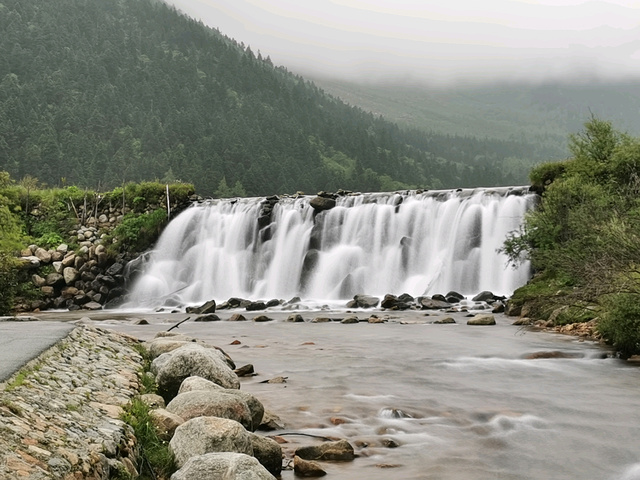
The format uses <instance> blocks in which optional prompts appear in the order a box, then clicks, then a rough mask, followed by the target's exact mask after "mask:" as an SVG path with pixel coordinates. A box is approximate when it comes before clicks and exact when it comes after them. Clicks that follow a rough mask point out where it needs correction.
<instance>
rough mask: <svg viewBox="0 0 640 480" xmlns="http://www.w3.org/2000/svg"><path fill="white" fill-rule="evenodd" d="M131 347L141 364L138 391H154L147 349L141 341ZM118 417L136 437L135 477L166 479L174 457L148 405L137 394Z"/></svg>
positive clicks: (174, 466) (150, 479)
mask: <svg viewBox="0 0 640 480" xmlns="http://www.w3.org/2000/svg"><path fill="white" fill-rule="evenodd" d="M133 349H134V350H136V351H137V352H138V353H139V354H140V356H141V357H142V367H141V369H140V372H139V378H140V384H141V388H140V394H145V393H156V391H157V385H156V383H155V380H154V378H153V376H151V375H148V372H149V370H150V368H151V361H152V359H151V356H150V355H149V351H148V350H147V349H146V348H145V347H144V346H142V345H141V344H135V345H133ZM121 418H122V420H123V421H125V422H127V423H128V424H129V425H131V427H132V428H133V431H134V435H135V437H136V439H137V440H138V446H139V448H140V459H139V462H138V463H139V464H138V471H139V472H140V476H139V477H138V478H139V479H141V480H152V479H153V480H158V479H168V478H169V477H170V476H171V474H172V473H173V472H175V471H176V464H175V459H174V458H173V454H172V453H171V451H170V450H169V442H167V441H166V440H162V439H161V438H160V437H159V436H158V432H157V430H156V427H155V425H154V424H153V421H152V420H151V407H149V405H147V404H146V403H145V402H143V401H142V400H141V399H140V398H139V397H136V398H134V399H133V400H131V403H129V405H128V406H127V407H126V408H125V411H124V413H123V415H122V417H121Z"/></svg>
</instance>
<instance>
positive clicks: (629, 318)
mask: <svg viewBox="0 0 640 480" xmlns="http://www.w3.org/2000/svg"><path fill="white" fill-rule="evenodd" d="M598 331H599V332H600V334H601V335H602V336H603V337H604V338H605V339H606V340H607V341H609V342H610V343H611V344H612V345H613V346H614V347H615V348H616V350H618V351H619V352H620V354H621V355H622V356H623V357H628V356H630V355H635V354H638V353H640V295H637V294H617V295H611V296H609V297H608V298H607V300H606V311H605V313H604V315H603V316H602V318H601V320H600V322H599V324H598Z"/></svg>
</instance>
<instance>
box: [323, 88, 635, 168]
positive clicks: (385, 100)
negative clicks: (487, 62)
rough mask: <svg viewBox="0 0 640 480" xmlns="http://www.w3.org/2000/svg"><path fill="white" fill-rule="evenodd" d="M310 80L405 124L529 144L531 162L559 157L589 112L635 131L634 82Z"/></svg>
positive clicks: (632, 131)
mask: <svg viewBox="0 0 640 480" xmlns="http://www.w3.org/2000/svg"><path fill="white" fill-rule="evenodd" d="M314 82H315V83H316V84H317V85H319V86H321V87H322V88H323V89H324V90H325V91H327V92H328V93H330V94H332V95H335V96H336V97H339V98H341V99H343V100H344V101H345V102H347V103H349V104H351V105H356V106H358V107H360V108H363V109H365V110H368V111H372V112H374V113H375V114H378V115H383V116H384V117H385V118H387V119H388V120H390V121H393V122H396V123H398V124H399V125H400V126H402V127H405V128H415V129H418V130H422V131H430V132H437V133H438V134H449V135H454V136H455V135H458V136H469V137H474V138H492V139H497V140H511V141H515V142H518V143H520V144H522V145H530V146H531V148H533V156H532V158H530V160H532V161H534V162H539V161H541V160H552V159H561V158H566V157H567V155H568V154H569V152H568V150H567V137H568V135H569V134H570V133H573V132H577V131H579V130H580V129H581V128H582V126H583V124H584V122H586V121H587V120H588V119H589V118H590V117H591V115H592V114H593V115H595V116H597V117H600V118H604V119H608V120H611V121H612V122H613V124H614V125H616V127H618V128H620V129H621V130H623V131H628V132H629V133H631V134H634V135H637V134H640V115H638V114H639V113H640V83H638V82H628V81H626V82H623V81H621V82H618V83H611V82H610V83H599V82H591V83H578V84H570V83H565V84H561V83H547V84H540V85H526V84H522V85H518V84H506V85H494V86H484V87H475V88H472V87H451V88H429V87H427V86H406V85H403V86H398V85H366V84H355V83H350V82H345V81H340V80H333V79H326V78H314Z"/></svg>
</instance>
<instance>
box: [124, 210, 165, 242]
mask: <svg viewBox="0 0 640 480" xmlns="http://www.w3.org/2000/svg"><path fill="white" fill-rule="evenodd" d="M166 223H167V212H166V211H165V210H163V209H161V208H159V209H157V210H154V211H153V212H151V213H142V214H138V213H130V214H127V215H125V216H124V218H123V220H122V222H121V223H120V225H118V226H117V227H116V228H115V230H114V231H113V235H112V236H113V237H114V238H116V239H117V243H116V244H115V248H116V251H117V252H124V251H126V252H142V251H144V250H147V249H149V247H150V246H151V245H152V244H153V243H154V242H155V241H156V240H157V239H158V237H159V236H160V233H161V232H162V229H163V228H164V226H165V224H166Z"/></svg>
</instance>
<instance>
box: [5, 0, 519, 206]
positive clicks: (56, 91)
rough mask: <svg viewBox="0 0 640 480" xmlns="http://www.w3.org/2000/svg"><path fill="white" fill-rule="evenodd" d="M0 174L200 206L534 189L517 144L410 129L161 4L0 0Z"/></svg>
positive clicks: (151, 0)
mask: <svg viewBox="0 0 640 480" xmlns="http://www.w3.org/2000/svg"><path fill="white" fill-rule="evenodd" d="M0 30H1V31H2V32H3V34H2V35H1V36H0V170H6V171H8V172H9V173H10V174H11V175H12V176H13V177H14V178H22V177H24V176H25V175H32V176H34V177H38V178H39V179H40V180H42V181H45V182H47V183H48V184H50V185H52V186H64V185H65V184H77V185H79V186H87V187H92V188H98V189H105V188H113V187H114V186H117V185H122V184H123V183H126V182H129V181H140V180H145V179H160V180H166V181H171V180H176V179H179V180H183V181H188V182H192V183H194V184H195V187H196V189H197V190H198V191H199V192H201V193H203V194H218V195H242V194H249V195H264V194H271V193H288V192H295V191H297V190H303V191H311V192H313V191H317V190H322V189H324V190H336V189H338V188H347V189H356V190H369V191H375V190H391V189H397V188H406V187H419V188H441V187H464V186H478V185H486V186H492V185H505V184H514V183H521V182H524V181H526V168H520V165H519V164H518V163H517V162H516V163H513V162H512V168H511V169H507V168H504V167H503V165H504V160H505V159H507V158H513V157H518V158H522V157H523V156H526V155H528V152H526V151H525V152H523V151H522V146H521V145H519V144H517V143H515V142H501V141H483V140H474V139H469V138H462V137H457V138H454V137H446V136H440V135H436V134H425V133H421V132H419V131H414V132H404V131H401V130H400V129H399V128H398V127H397V126H396V125H395V124H393V123H389V122H387V121H385V120H383V119H382V118H381V117H379V116H375V115H373V114H370V113H366V112H364V111H363V110H361V109H358V108H353V107H350V106H348V105H346V104H344V103H342V102H341V101H339V100H337V99H336V98H334V97H331V96H329V95H326V94H325V93H324V92H323V91H322V90H320V89H319V88H317V87H316V86H315V85H313V84H312V83H310V82H308V81H305V80H304V79H303V78H301V77H299V76H295V75H293V74H291V73H289V72H288V71H287V70H285V69H284V68H282V67H274V66H273V65H272V63H271V61H270V60H269V58H263V57H262V56H261V55H260V54H259V53H256V52H254V51H252V50H251V49H250V48H248V47H245V46H244V45H242V44H237V43H236V42H235V41H233V40H230V39H228V38H226V37H224V36H223V35H221V34H220V33H219V32H217V31H215V30H211V29H209V28H207V27H205V26H204V25H202V24H201V23H199V22H196V21H194V20H192V19H189V18H187V17H185V16H182V15H180V14H179V13H178V12H176V11H175V10H173V9H172V8H170V7H168V6H166V5H165V4H164V3H161V2H157V1H154V0H57V1H55V2H51V1H45V0H30V1H21V0H2V2H1V3H0Z"/></svg>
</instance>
